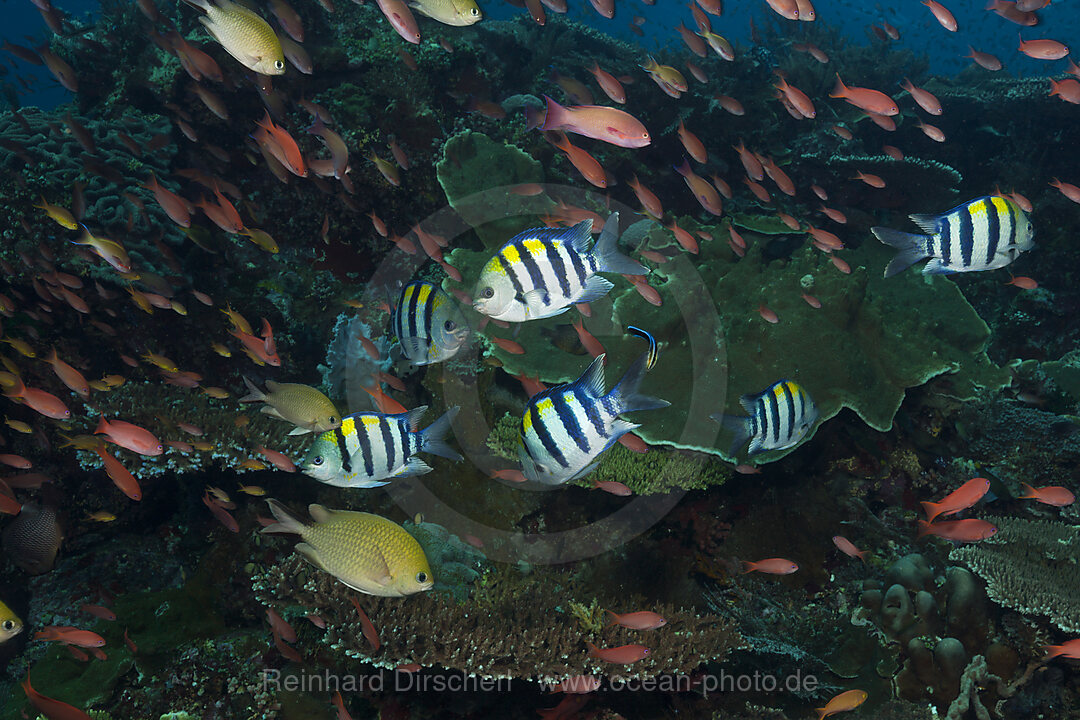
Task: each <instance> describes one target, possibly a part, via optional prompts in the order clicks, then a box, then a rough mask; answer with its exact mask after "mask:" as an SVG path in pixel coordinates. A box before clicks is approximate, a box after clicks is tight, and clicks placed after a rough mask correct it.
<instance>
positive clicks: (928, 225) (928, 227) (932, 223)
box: [908, 213, 941, 235]
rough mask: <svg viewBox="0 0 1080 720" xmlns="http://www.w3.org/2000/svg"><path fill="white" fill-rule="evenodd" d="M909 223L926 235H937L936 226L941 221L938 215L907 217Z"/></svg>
mask: <svg viewBox="0 0 1080 720" xmlns="http://www.w3.org/2000/svg"><path fill="white" fill-rule="evenodd" d="M908 217H909V218H911V221H912V222H913V223H915V224H916V225H918V226H919V227H921V228H922V230H923V232H924V233H926V234H927V235H937V233H938V225H939V224H940V221H941V216H940V215H919V214H917V213H916V214H915V215H908Z"/></svg>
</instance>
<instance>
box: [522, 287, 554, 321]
mask: <svg viewBox="0 0 1080 720" xmlns="http://www.w3.org/2000/svg"><path fill="white" fill-rule="evenodd" d="M548 297H549V296H548V293H547V291H546V290H542V289H540V288H536V289H535V290H530V291H529V292H527V293H525V294H524V295H522V296H521V302H523V303H525V307H526V308H528V310H529V312H530V313H533V314H537V315H539V314H542V313H543V312H544V311H545V310H546V308H547V304H548Z"/></svg>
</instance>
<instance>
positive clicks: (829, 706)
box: [814, 690, 867, 720]
mask: <svg viewBox="0 0 1080 720" xmlns="http://www.w3.org/2000/svg"><path fill="white" fill-rule="evenodd" d="M866 698H867V694H866V691H865V690H847V691H845V692H842V693H840V694H839V695H837V696H836V697H834V698H833V699H832V700H830V701H829V702H827V703H826V704H825V707H822V708H815V709H814V712H816V713H817V714H818V717H817V720H824V719H825V718H827V717H829V716H830V715H835V714H836V713H841V712H847V711H848V710H854V709H855V708H857V707H859V706H860V705H862V704H863V702H865V701H866Z"/></svg>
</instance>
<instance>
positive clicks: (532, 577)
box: [252, 556, 738, 682]
mask: <svg viewBox="0 0 1080 720" xmlns="http://www.w3.org/2000/svg"><path fill="white" fill-rule="evenodd" d="M492 572H495V573H496V577H498V578H499V579H498V581H497V582H495V581H494V580H493V579H492V580H488V581H487V584H489V585H490V586H491V589H487V590H485V583H484V582H481V583H480V584H479V585H478V586H476V587H475V588H474V590H473V597H472V599H471V600H469V601H466V602H463V603H456V602H454V601H452V600H449V599H447V598H446V596H444V595H440V594H437V593H425V594H422V595H418V596H413V597H409V598H404V599H402V598H375V597H363V598H361V600H360V602H361V605H362V606H363V607H364V609H365V612H366V613H367V615H368V617H369V618H371V621H372V622H373V623H374V625H375V627H376V628H378V630H379V637H380V639H381V641H382V642H381V647H380V648H379V649H378V650H375V651H373V650H372V649H371V646H370V645H369V644H368V643H367V641H366V640H365V639H364V636H363V634H362V632H361V627H360V622H359V619H358V617H357V614H356V609H355V608H354V607H353V605H352V603H351V601H350V600H349V599H348V598H349V597H350V596H355V593H354V592H353V591H351V590H350V589H349V588H347V587H346V586H344V585H342V584H341V583H339V582H337V581H336V580H335V579H334V578H332V577H330V576H328V575H326V574H325V573H321V572H319V571H317V570H315V569H314V568H312V567H310V566H309V565H307V564H306V563H304V561H303V560H301V559H300V558H299V557H296V556H291V557H289V558H287V559H286V560H284V561H282V562H280V563H277V564H274V565H269V566H265V567H262V568H260V569H258V570H257V571H256V572H255V573H254V575H253V578H252V582H253V587H254V589H255V592H256V595H257V597H258V598H259V599H260V601H261V602H263V603H264V604H267V605H269V606H272V607H277V608H278V609H279V611H282V610H286V609H287V608H289V607H290V606H293V607H294V606H301V607H303V608H306V609H307V610H308V611H311V612H317V613H319V614H320V615H321V616H322V617H323V618H324V619H325V620H326V621H327V629H326V632H325V634H323V635H322V636H321V637H320V638H319V642H320V643H322V644H324V645H328V646H329V647H330V648H332V649H333V650H335V651H336V652H337V653H338V656H339V658H340V660H339V661H340V662H344V661H345V658H353V659H361V660H364V661H366V662H370V663H372V664H374V665H375V666H377V667H383V668H394V667H397V666H399V665H402V664H408V663H417V664H419V665H421V666H425V667H435V668H446V669H452V670H460V671H462V672H465V673H468V674H470V675H476V676H479V677H491V678H500V677H507V678H509V677H512V678H523V679H533V680H538V681H541V682H559V681H561V680H562V679H563V678H565V677H569V676H573V675H581V674H583V673H591V674H600V675H603V676H606V677H608V678H647V677H655V676H657V675H660V674H664V673H689V672H691V671H692V670H694V669H695V668H697V667H698V666H699V665H700V664H701V663H703V662H707V661H712V660H720V659H722V658H723V657H724V656H725V655H726V653H727V652H728V650H729V649H730V648H732V647H734V646H735V645H736V644H737V643H738V636H737V634H736V633H735V631H734V629H733V628H732V627H731V625H730V623H728V622H727V621H725V620H723V619H722V618H719V617H716V616H708V615H705V616H699V615H696V614H694V613H693V612H689V611H687V610H681V609H678V608H675V607H671V606H666V607H665V606H660V607H657V608H656V611H657V612H659V613H660V614H661V615H663V616H664V617H666V618H667V620H668V623H667V625H665V626H664V627H663V628H660V629H658V630H655V631H650V632H648V633H641V632H634V631H630V630H625V629H623V628H615V627H607V628H605V629H603V630H602V631H600V632H586V631H585V630H583V629H582V628H581V627H580V626H579V624H578V623H577V622H576V621H575V620H574V619H573V616H572V615H571V614H570V613H569V608H570V605H569V603H570V602H572V601H573V595H572V594H571V592H572V591H571V589H570V588H569V587H567V585H568V583H571V579H570V578H569V577H565V576H564V575H563V574H561V573H554V572H549V571H542V570H534V571H533V572H532V573H530V574H528V575H525V576H521V575H520V574H519V573H518V571H517V570H514V569H504V570H497V571H492ZM436 577H438V575H437V572H436ZM437 582H438V581H437ZM587 641H588V642H593V643H594V644H596V645H598V646H600V647H606V646H612V645H622V644H625V643H632V642H641V643H644V644H646V645H648V647H649V648H650V653H649V655H648V656H647V657H646V658H644V659H643V660H640V661H638V662H636V663H634V664H632V665H627V666H617V665H607V664H604V663H602V662H598V661H596V660H591V659H589V658H588V657H587V655H586V647H585V643H586V642H587Z"/></svg>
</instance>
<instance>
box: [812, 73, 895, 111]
mask: <svg viewBox="0 0 1080 720" xmlns="http://www.w3.org/2000/svg"><path fill="white" fill-rule="evenodd" d="M829 97H831V98H843V99H844V100H847V101H848V102H849V103H851V104H852V105H854V106H855V107H857V108H859V109H860V110H866V111H867V112H870V113H876V114H878V115H897V114H898V113H899V112H900V109H899V108H898V107H896V101H894V100H893V99H892V98H891V97H889V96H888V95H886V94H885V93H883V92H881V91H880V90H872V89H870V88H863V87H848V86H847V85H845V84H844V81H843V80H841V79H840V73H837V74H836V87H835V88H833V91H832V93H830V94H829Z"/></svg>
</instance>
